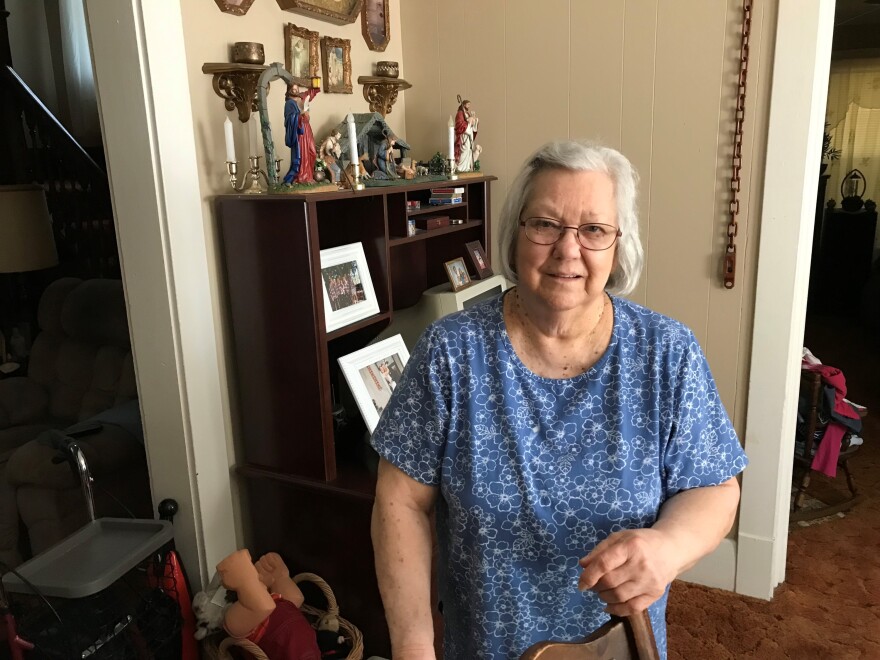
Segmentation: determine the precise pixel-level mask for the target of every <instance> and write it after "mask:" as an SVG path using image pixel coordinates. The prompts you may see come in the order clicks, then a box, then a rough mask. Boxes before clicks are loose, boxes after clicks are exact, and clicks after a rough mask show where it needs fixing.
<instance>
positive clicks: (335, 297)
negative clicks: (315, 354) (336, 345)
mask: <svg viewBox="0 0 880 660" xmlns="http://www.w3.org/2000/svg"><path fill="white" fill-rule="evenodd" d="M321 289H322V291H323V293H324V325H325V326H326V329H327V332H333V331H334V330H338V329H339V328H342V327H345V326H346V325H349V324H351V323H354V322H355V321H360V320H361V319H365V318H368V317H370V316H373V315H374V314H378V313H379V303H378V302H377V300H376V292H375V290H374V289H373V280H372V279H371V278H370V269H369V267H368V266H367V257H366V256H365V255H364V246H363V244H362V243H350V244H348V245H340V246H339V247H335V248H328V249H326V250H321Z"/></svg>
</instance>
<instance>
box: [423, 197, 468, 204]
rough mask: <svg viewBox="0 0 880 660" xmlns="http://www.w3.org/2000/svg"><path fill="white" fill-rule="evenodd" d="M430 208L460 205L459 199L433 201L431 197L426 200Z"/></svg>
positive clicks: (450, 198)
mask: <svg viewBox="0 0 880 660" xmlns="http://www.w3.org/2000/svg"><path fill="white" fill-rule="evenodd" d="M428 204H430V205H431V206H443V205H444V204H461V197H449V198H447V199H435V198H434V197H432V198H431V199H429V200H428Z"/></svg>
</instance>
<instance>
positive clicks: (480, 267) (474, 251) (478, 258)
mask: <svg viewBox="0 0 880 660" xmlns="http://www.w3.org/2000/svg"><path fill="white" fill-rule="evenodd" d="M464 247H465V249H466V250H467V253H468V257H470V260H471V263H472V264H473V265H474V270H476V271H477V279H478V280H484V279H486V278H487V277H489V276H490V275H492V267H491V266H490V265H489V257H487V256H486V252H485V251H484V250H483V246H482V244H481V243H480V241H471V242H470V243H465V244H464Z"/></svg>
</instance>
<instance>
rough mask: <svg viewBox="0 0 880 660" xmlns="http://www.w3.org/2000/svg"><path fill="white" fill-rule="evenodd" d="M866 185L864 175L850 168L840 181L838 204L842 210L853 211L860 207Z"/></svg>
mask: <svg viewBox="0 0 880 660" xmlns="http://www.w3.org/2000/svg"><path fill="white" fill-rule="evenodd" d="M867 187H868V183H867V181H865V175H864V174H862V173H861V172H860V171H859V170H850V171H849V172H847V173H846V176H845V177H843V181H841V182H840V195H841V197H842V198H843V199H841V200H840V206H841V207H842V208H843V210H844V211H849V212H851V213H852V212H855V211H858V210H859V209H861V208H862V203H863V202H862V196H863V195H864V194H865V190H866V189H867Z"/></svg>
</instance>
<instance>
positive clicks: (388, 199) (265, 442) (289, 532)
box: [215, 176, 495, 657]
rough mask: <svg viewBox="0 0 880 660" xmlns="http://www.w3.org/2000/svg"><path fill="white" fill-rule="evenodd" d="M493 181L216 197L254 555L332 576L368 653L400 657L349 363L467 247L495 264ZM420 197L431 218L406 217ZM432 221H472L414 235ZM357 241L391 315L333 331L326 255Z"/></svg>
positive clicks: (383, 311) (240, 470)
mask: <svg viewBox="0 0 880 660" xmlns="http://www.w3.org/2000/svg"><path fill="white" fill-rule="evenodd" d="M494 180H495V177H491V176H480V177H473V178H466V179H461V180H459V181H455V182H445V181H440V182H430V183H413V184H403V185H396V186H383V187H375V188H367V189H366V190H363V191H357V192H351V191H333V192H326V193H310V194H300V195H297V194H285V195H224V196H221V197H218V198H216V201H215V204H216V211H217V219H218V223H219V229H220V236H221V242H222V255H223V262H224V266H225V275H226V294H227V303H228V321H229V326H230V329H231V336H232V344H233V347H234V358H233V360H234V362H233V370H232V372H231V381H232V382H233V383H234V386H233V389H234V391H235V393H236V394H237V399H236V400H237V406H236V413H237V414H236V418H237V428H238V432H237V435H238V438H239V442H238V460H239V463H238V464H237V465H236V473H237V475H238V476H239V478H240V480H241V484H242V494H243V498H244V509H243V512H244V513H243V515H244V517H245V526H246V530H248V532H249V537H250V544H249V545H250V549H251V551H252V552H253V553H255V554H262V553H264V552H269V551H275V552H279V553H280V554H281V555H282V556H283V557H284V558H285V560H286V561H287V562H288V564H289V566H290V569H291V573H297V572H302V571H309V572H313V573H317V574H318V575H320V576H321V577H322V578H324V579H325V580H326V581H327V582H328V584H329V585H330V586H331V587H332V589H333V591H334V593H335V595H336V597H337V600H338V601H339V606H340V611H341V614H342V616H343V617H345V618H346V619H348V620H350V621H351V622H352V623H354V624H355V625H356V626H358V627H359V628H360V629H361V631H362V632H363V634H364V645H365V648H366V651H367V653H366V656H365V657H368V656H369V655H371V654H378V655H383V656H386V657H390V651H391V649H390V644H389V641H388V631H387V628H386V625H385V620H384V617H383V612H382V605H381V600H380V598H379V591H378V587H377V585H376V579H375V571H374V566H373V551H372V545H371V542H370V515H371V510H372V504H373V493H374V488H375V473H374V470H373V469H371V468H370V467H368V464H369V461H366V460H364V456H365V455H367V454H368V452H367V451H365V434H366V429H365V426H364V424H363V422H362V420H361V419H360V415H359V413H358V411H357V408H356V407H352V409H350V410H347V417H346V418H345V419H344V420H340V419H339V414H338V411H337V416H336V418H334V407H335V405H336V404H337V403H338V402H339V398H340V393H341V392H342V391H343V388H345V387H346V384H345V379H344V377H343V375H342V373H341V372H340V370H339V367H338V364H337V359H338V358H339V357H341V356H344V355H347V354H349V353H351V352H353V351H356V350H358V349H360V348H363V347H364V346H366V345H367V344H368V343H370V342H371V341H372V340H374V339H375V338H376V337H377V336H378V335H379V334H380V333H381V332H382V331H383V330H385V329H386V328H387V327H388V326H389V324H390V323H391V322H392V321H393V319H394V314H395V312H397V311H399V310H403V309H406V308H408V307H411V306H412V305H414V304H416V303H417V302H418V301H419V299H420V297H421V295H422V292H423V291H424V290H425V289H428V288H430V287H432V286H436V285H438V284H442V283H443V282H446V281H447V275H446V271H445V269H444V263H445V262H446V261H449V260H451V259H455V258H456V257H466V253H465V252H466V251H465V243H467V242H469V241H476V240H478V241H480V242H481V243H482V244H483V246H484V247H485V249H486V252H487V254H489V250H490V243H489V235H490V233H489V229H490V227H489V225H490V217H491V214H490V195H489V192H490V191H489V184H490V183H491V182H492V181H494ZM452 185H455V186H457V187H463V188H464V189H465V192H464V194H463V199H462V202H461V203H460V204H451V205H445V206H442V207H432V206H429V205H428V199H429V197H430V195H431V188H436V187H446V186H452ZM414 200H418V201H420V202H421V208H419V209H417V210H408V208H409V207H408V205H407V202H408V201H414ZM431 213H433V214H442V215H448V216H450V218H452V219H455V220H461V221H463V222H462V223H461V224H450V225H449V226H448V227H442V228H440V229H434V230H430V231H423V232H420V233H417V234H416V235H414V236H407V219H408V218H410V217H412V216H413V215H422V214H431ZM349 243H361V244H362V245H363V248H364V254H365V256H366V260H367V265H368V267H369V271H370V277H371V280H372V284H373V288H374V289H375V295H376V299H377V302H378V304H379V313H378V314H375V315H373V316H371V317H369V318H366V319H362V320H359V321H356V322H354V323H351V324H350V325H347V326H344V327H342V328H339V329H336V330H334V331H332V332H327V331H326V328H325V323H324V307H323V306H324V303H323V294H322V282H321V263H320V251H321V250H325V249H327V248H332V247H337V246H340V245H346V244H349ZM490 257H491V255H490ZM465 262H468V259H467V258H465ZM340 422H342V423H340ZM307 596H308V594H307Z"/></svg>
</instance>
